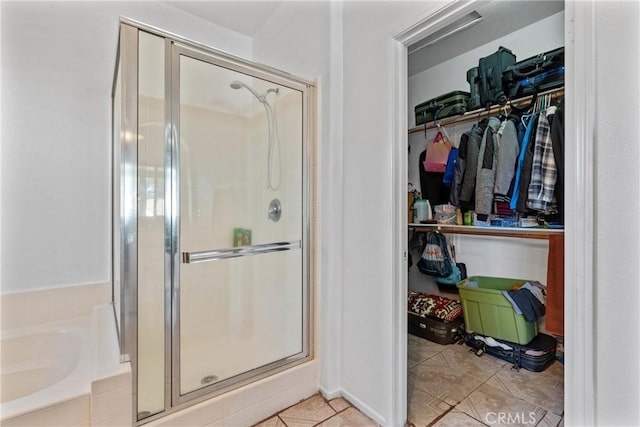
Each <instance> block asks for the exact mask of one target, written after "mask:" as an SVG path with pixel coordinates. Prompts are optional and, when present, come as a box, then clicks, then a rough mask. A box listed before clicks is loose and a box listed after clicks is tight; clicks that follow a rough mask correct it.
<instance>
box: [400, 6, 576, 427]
mask: <svg viewBox="0 0 640 427" xmlns="http://www.w3.org/2000/svg"><path fill="white" fill-rule="evenodd" d="M564 46H565V14H564V2H563V1H545V2H539V1H490V2H481V3H480V4H479V5H478V6H477V8H475V9H474V10H473V11H471V12H470V13H468V14H467V15H466V16H464V17H461V18H460V19H458V20H457V21H456V22H453V23H451V24H449V25H446V26H444V27H443V28H440V29H439V30H437V31H436V32H435V33H433V34H431V35H429V36H427V37H426V38H425V39H423V40H421V41H419V42H416V43H414V44H413V45H411V46H409V48H408V55H409V56H408V97H407V99H408V106H407V107H408V118H409V122H408V124H407V128H408V155H407V158H408V164H407V171H408V174H407V175H408V176H407V191H408V193H407V212H408V216H407V218H406V224H407V233H408V235H407V241H408V248H407V253H408V265H409V270H408V275H407V282H408V283H407V285H408V286H407V288H408V291H409V295H408V296H407V307H408V310H407V311H408V330H409V333H408V337H407V340H408V343H407V353H408V363H407V368H408V372H407V385H408V390H407V412H408V414H407V420H408V425H414V426H416V427H425V426H431V425H434V426H448V425H450V426H454V425H455V426H457V425H465V426H467V425H479V426H481V425H494V424H502V425H528V424H531V425H544V426H558V425H563V424H564V363H565V360H564V351H563V342H564V317H563V316H564V311H563V310H564V225H565V221H564V127H563V126H564V123H563V115H564V89H565V88H564V76H565V68H564ZM489 58H491V59H489ZM495 58H501V59H500V61H502V62H501V63H500V61H498V63H491V62H490V61H493V60H494V59H495ZM503 58H506V59H503ZM483 61H485V62H483ZM487 61H489V62H487ZM505 61H506V62H505ZM528 61H529V62H528ZM568 72H571V71H570V70H569V71H568ZM495 76H498V77H495ZM474 85H475V87H474ZM460 100H461V101H460ZM459 101H460V102H459ZM443 242H444V243H443ZM438 263H439V264H438ZM445 264H446V265H445ZM441 266H443V267H442V269H441V270H438V268H439V267H441ZM444 267H446V268H444ZM434 271H435V273H434ZM551 342H553V345H551ZM536 346H538V347H536ZM542 347H544V350H542ZM534 348H535V349H534ZM530 360H534V362H532V364H528V363H529V362H528V361H530ZM568 363H570V361H568Z"/></svg>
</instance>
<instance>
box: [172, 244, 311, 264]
mask: <svg viewBox="0 0 640 427" xmlns="http://www.w3.org/2000/svg"><path fill="white" fill-rule="evenodd" d="M301 247H302V242H301V241H300V240H292V241H289V242H275V243H264V244H261V245H250V246H238V247H235V248H225V249H213V250H210V251H194V252H182V262H183V264H196V263H199V262H208V261H217V260H221V259H227V258H238V257H244V256H252V255H260V254H268V253H272V252H281V251H288V250H291V249H299V248H301Z"/></svg>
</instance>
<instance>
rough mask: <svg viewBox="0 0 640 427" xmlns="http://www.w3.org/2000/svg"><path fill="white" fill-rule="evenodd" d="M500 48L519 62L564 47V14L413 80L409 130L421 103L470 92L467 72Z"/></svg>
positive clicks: (550, 17) (495, 42)
mask: <svg viewBox="0 0 640 427" xmlns="http://www.w3.org/2000/svg"><path fill="white" fill-rule="evenodd" d="M442 43H446V41H443V42H442ZM500 46H504V47H506V48H508V49H510V50H511V51H512V52H513V53H514V55H516V61H521V60H523V59H526V58H529V57H531V56H534V55H537V54H539V53H541V52H547V51H549V50H551V49H555V48H558V47H560V46H564V12H559V13H556V14H554V15H551V16H549V17H547V18H544V19H542V20H540V21H538V22H535V23H533V24H531V25H527V26H526V27H524V28H521V29H520V30H518V31H514V32H513V33H510V34H507V35H505V36H503V37H500V38H498V39H496V40H494V41H492V42H491V43H487V44H485V45H482V46H480V47H477V48H475V49H472V50H470V51H469V52H466V53H464V54H462V55H459V56H456V57H455V58H451V59H450V60H448V61H445V62H443V63H441V64H438V65H435V66H433V67H431V68H429V69H427V70H424V71H421V72H419V73H417V74H414V75H412V76H410V77H409V97H408V98H409V127H412V126H415V114H414V107H415V106H416V105H418V104H420V103H421V102H424V101H426V100H428V99H432V98H435V97H437V96H440V95H442V94H445V93H447V92H451V91H454V90H463V91H466V92H469V83H468V82H467V70H469V69H470V68H472V67H477V66H478V59H479V58H483V57H485V56H489V55H491V54H492V53H493V52H495V51H496V50H498V47H500Z"/></svg>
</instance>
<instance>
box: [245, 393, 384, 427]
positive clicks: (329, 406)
mask: <svg viewBox="0 0 640 427" xmlns="http://www.w3.org/2000/svg"><path fill="white" fill-rule="evenodd" d="M285 426H286V427H306V426H308V427H311V426H319V427H343V426H344V427H346V426H349V427H377V426H378V424H377V423H375V422H374V421H373V420H372V419H371V418H369V417H367V416H366V415H364V414H363V413H362V412H360V411H358V410H357V409H356V408H354V407H353V406H351V404H349V402H347V401H346V400H344V399H341V398H338V399H333V400H326V399H325V398H324V397H322V396H321V395H320V394H315V395H313V396H311V397H310V398H308V399H305V400H303V401H302V402H300V403H298V404H296V405H294V406H291V407H289V408H287V409H285V410H284V411H282V412H280V413H278V414H276V415H273V416H271V417H270V418H268V419H267V420H265V421H262V422H261V423H259V424H256V426H255V427H285Z"/></svg>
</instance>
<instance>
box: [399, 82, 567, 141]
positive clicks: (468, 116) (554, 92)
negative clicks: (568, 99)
mask: <svg viewBox="0 0 640 427" xmlns="http://www.w3.org/2000/svg"><path fill="white" fill-rule="evenodd" d="M542 95H551V96H552V98H556V99H557V98H562V97H564V86H563V87H559V88H556V89H551V90H547V91H544V92H540V93H539V94H538V96H542ZM529 101H531V96H526V97H524V98H519V99H517V100H514V101H513V102H512V103H513V104H514V105H515V106H517V107H520V106H522V105H526V104H527V103H528V102H529ZM504 107H505V105H494V106H492V107H491V108H490V109H488V110H487V109H485V108H482V109H479V110H473V111H469V112H467V113H464V114H463V115H461V116H453V117H447V118H444V119H442V120H438V123H439V124H440V125H441V126H446V125H452V124H457V123H464V122H470V121H474V120H475V121H480V119H481V117H483V116H484V117H488V116H492V115H494V114H496V113H499V112H500V111H502V109H503V108H504ZM506 107H507V108H508V106H506ZM435 127H436V125H435V124H434V123H433V122H429V123H428V124H427V129H433V128H435ZM417 132H424V125H423V124H422V125H418V126H414V127H412V128H409V134H412V133H417Z"/></svg>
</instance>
